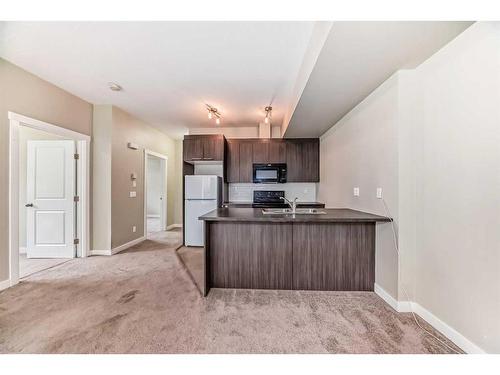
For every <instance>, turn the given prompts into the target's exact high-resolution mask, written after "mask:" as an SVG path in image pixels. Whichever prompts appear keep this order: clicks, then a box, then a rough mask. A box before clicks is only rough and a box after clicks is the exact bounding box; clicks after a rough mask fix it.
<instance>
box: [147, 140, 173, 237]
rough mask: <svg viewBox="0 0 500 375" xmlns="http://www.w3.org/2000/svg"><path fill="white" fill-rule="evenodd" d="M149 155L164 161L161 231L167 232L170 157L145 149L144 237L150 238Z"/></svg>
mask: <svg viewBox="0 0 500 375" xmlns="http://www.w3.org/2000/svg"><path fill="white" fill-rule="evenodd" d="M148 155H151V156H156V157H157V158H160V159H163V164H164V169H163V177H164V178H163V186H162V191H163V197H164V199H163V203H162V208H161V214H160V228H161V230H167V213H168V211H167V200H168V196H167V193H166V192H167V181H168V180H167V179H168V156H166V155H163V154H160V153H158V152H155V151H151V150H148V149H144V173H143V179H144V237H146V238H147V237H148V182H147V181H148V179H147V170H148Z"/></svg>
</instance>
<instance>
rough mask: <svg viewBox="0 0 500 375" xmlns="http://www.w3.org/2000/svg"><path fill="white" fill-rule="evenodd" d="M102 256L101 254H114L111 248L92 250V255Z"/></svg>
mask: <svg viewBox="0 0 500 375" xmlns="http://www.w3.org/2000/svg"><path fill="white" fill-rule="evenodd" d="M96 255H97V256H101V255H106V256H110V255H112V254H111V250H90V256H92V257H93V256H96Z"/></svg>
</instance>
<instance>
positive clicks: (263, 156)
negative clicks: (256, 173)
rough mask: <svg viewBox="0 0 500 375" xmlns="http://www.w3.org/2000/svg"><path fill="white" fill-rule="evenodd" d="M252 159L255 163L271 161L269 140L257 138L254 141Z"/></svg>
mask: <svg viewBox="0 0 500 375" xmlns="http://www.w3.org/2000/svg"><path fill="white" fill-rule="evenodd" d="M252 155H253V157H252V159H253V162H254V163H270V161H269V140H267V139H265V140H260V141H259V140H257V141H255V142H253V151H252Z"/></svg>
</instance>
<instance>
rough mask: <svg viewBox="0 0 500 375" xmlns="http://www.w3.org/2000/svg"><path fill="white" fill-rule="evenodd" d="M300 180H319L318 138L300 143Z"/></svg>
mask: <svg viewBox="0 0 500 375" xmlns="http://www.w3.org/2000/svg"><path fill="white" fill-rule="evenodd" d="M302 180H303V181H304V182H319V140H311V141H306V142H304V143H302Z"/></svg>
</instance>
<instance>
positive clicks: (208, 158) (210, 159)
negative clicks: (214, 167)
mask: <svg viewBox="0 0 500 375" xmlns="http://www.w3.org/2000/svg"><path fill="white" fill-rule="evenodd" d="M203 160H214V158H203Z"/></svg>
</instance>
